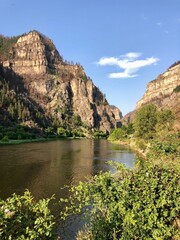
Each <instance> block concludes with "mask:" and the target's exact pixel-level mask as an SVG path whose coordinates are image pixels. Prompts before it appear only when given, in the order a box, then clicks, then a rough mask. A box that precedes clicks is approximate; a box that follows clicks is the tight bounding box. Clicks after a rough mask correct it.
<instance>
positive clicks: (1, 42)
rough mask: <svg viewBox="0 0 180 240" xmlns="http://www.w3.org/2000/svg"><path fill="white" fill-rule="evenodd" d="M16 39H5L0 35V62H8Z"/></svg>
mask: <svg viewBox="0 0 180 240" xmlns="http://www.w3.org/2000/svg"><path fill="white" fill-rule="evenodd" d="M19 37H20V36H16V37H5V36H3V35H0V61H1V60H3V61H4V60H8V59H10V58H11V54H12V47H13V45H14V44H15V43H16V42H17V40H18V38H19Z"/></svg>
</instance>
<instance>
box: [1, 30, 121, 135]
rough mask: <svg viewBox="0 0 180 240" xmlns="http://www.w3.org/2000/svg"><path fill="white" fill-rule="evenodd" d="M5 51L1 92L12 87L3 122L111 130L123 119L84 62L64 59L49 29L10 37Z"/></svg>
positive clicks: (4, 110) (2, 110)
mask: <svg viewBox="0 0 180 240" xmlns="http://www.w3.org/2000/svg"><path fill="white" fill-rule="evenodd" d="M1 38H2V36H1ZM6 39H7V41H6ZM7 43H8V44H9V45H8V47H7ZM3 44H4V45H3ZM5 46H6V47H5ZM3 48H4V49H5V50H4V52H3ZM7 51H8V53H7ZM0 54H1V56H0V65H1V68H0V77H1V79H0V83H1V86H0V91H1V95H2V94H3V91H4V92H6V99H7V100H6V103H5V102H3V103H2V102H1V109H0V124H5V123H7V122H9V123H10V122H13V121H16V122H18V123H22V122H23V123H24V124H27V125H35V126H37V127H39V128H43V127H47V126H50V127H51V126H56V127H60V126H63V127H66V126H67V125H72V126H73V127H75V126H76V125H83V126H86V127H87V128H88V129H90V130H93V131H94V130H101V131H104V132H109V131H110V129H111V128H114V127H115V126H116V124H117V121H119V120H120V118H121V112H120V110H119V109H118V108H116V107H114V106H113V107H111V106H110V105H109V104H108V102H107V100H106V98H105V95H104V94H103V93H102V92H101V91H100V90H99V89H98V88H97V87H96V86H95V85H94V84H93V82H92V80H91V79H90V78H89V77H87V76H86V73H85V72H84V69H83V67H82V66H81V65H79V64H69V63H67V62H66V61H63V59H62V57H61V55H60V54H59V52H58V51H57V49H56V48H55V46H54V44H53V42H52V41H51V40H50V39H49V38H48V37H46V36H44V35H43V34H41V33H39V32H37V31H31V32H29V33H28V34H24V35H22V36H20V37H17V38H12V41H10V40H9V38H4V40H3V41H1V51H0ZM7 84H8V87H7V86H6V87H5V85H7ZM5 88H6V90H5ZM7 88H8V89H7ZM3 89H4V90H3ZM11 93H12V94H11ZM11 95H13V96H14V98H12V99H11V97H10V96H11ZM13 99H14V100H13ZM18 101H19V102H20V103H19V105H21V110H19V112H20V111H21V112H23V114H22V113H21V114H19V116H18V107H17V106H15V102H18ZM10 105H11V107H10ZM16 105H17V103H16ZM10 108H11V110H10ZM19 108H20V107H19ZM12 109H13V110H12ZM23 109H24V111H23ZM13 111H14V112H17V113H16V114H13V113H12V112H13ZM20 115H23V116H20Z"/></svg>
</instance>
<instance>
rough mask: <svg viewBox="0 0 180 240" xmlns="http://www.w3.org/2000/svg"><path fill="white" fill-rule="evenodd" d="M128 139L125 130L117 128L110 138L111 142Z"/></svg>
mask: <svg viewBox="0 0 180 240" xmlns="http://www.w3.org/2000/svg"><path fill="white" fill-rule="evenodd" d="M126 137H127V132H126V130H124V129H123V128H116V129H114V130H113V132H112V133H111V134H110V136H109V140H112V141H118V140H121V139H125V138H126Z"/></svg>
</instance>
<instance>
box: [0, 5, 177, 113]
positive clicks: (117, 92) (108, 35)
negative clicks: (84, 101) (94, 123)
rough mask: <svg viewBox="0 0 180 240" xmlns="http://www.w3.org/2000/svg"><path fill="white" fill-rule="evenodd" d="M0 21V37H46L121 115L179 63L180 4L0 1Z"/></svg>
mask: <svg viewBox="0 0 180 240" xmlns="http://www.w3.org/2000/svg"><path fill="white" fill-rule="evenodd" d="M0 23H1V27H0V33H1V34H3V35H5V36H14V35H19V34H22V33H25V32H26V33H27V32H29V31H30V30H34V29H35V30H38V31H40V32H42V33H43V34H45V35H47V36H48V37H50V38H51V39H52V40H53V42H54V44H55V45H56V47H57V49H58V51H59V52H60V54H61V55H62V56H63V58H64V59H66V60H69V61H71V60H72V61H73V62H78V63H80V64H81V65H82V66H83V67H84V69H85V71H86V73H87V75H88V76H90V77H91V79H92V80H93V82H94V83H95V85H96V86H98V87H99V88H100V90H101V91H102V92H103V93H105V94H106V98H107V100H108V102H109V103H110V104H113V105H116V106H117V107H119V108H120V109H121V111H122V113H123V115H124V114H126V113H127V112H129V111H132V110H133V109H134V108H135V105H136V102H137V101H138V100H140V98H141V97H142V96H143V94H144V92H145V89H146V84H147V83H148V82H149V81H151V80H153V79H155V78H156V77H157V76H158V75H159V74H161V73H163V72H164V71H165V70H166V69H167V68H168V67H169V66H170V65H171V64H173V63H174V62H176V61H178V60H180V51H179V50H180V0H163V1H161V0H151V1H150V0H0Z"/></svg>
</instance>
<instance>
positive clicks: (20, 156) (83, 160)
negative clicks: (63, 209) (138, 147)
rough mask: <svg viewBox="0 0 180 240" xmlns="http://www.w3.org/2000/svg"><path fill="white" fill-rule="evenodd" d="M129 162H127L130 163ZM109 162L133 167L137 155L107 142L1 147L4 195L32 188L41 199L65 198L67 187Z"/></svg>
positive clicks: (0, 186)
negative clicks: (53, 196)
mask: <svg viewBox="0 0 180 240" xmlns="http://www.w3.org/2000/svg"><path fill="white" fill-rule="evenodd" d="M126 158H127V159H126ZM109 160H115V161H119V162H123V161H125V163H126V164H127V166H129V167H132V166H133V162H134V154H133V153H132V152H130V151H129V150H128V149H125V148H123V149H122V147H120V146H119V145H113V144H111V143H110V142H108V141H107V140H85V139H83V140H59V141H52V142H44V143H30V144H22V145H18V146H17V145H16V146H1V147H0V165H1V168H0V193H1V197H7V196H9V195H10V194H12V193H13V192H16V193H23V192H24V189H26V188H28V189H29V190H30V191H31V192H32V194H33V195H34V196H35V197H37V198H42V197H47V196H48V197H49V196H51V195H53V194H54V193H55V194H56V197H60V196H64V194H66V191H65V190H62V189H61V188H62V187H64V185H69V184H71V183H75V184H76V183H78V182H79V181H80V180H84V179H85V177H87V176H90V175H93V174H95V173H97V172H99V171H100V170H103V171H104V170H108V169H110V167H109V166H108V165H107V164H106V162H107V161H109Z"/></svg>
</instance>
